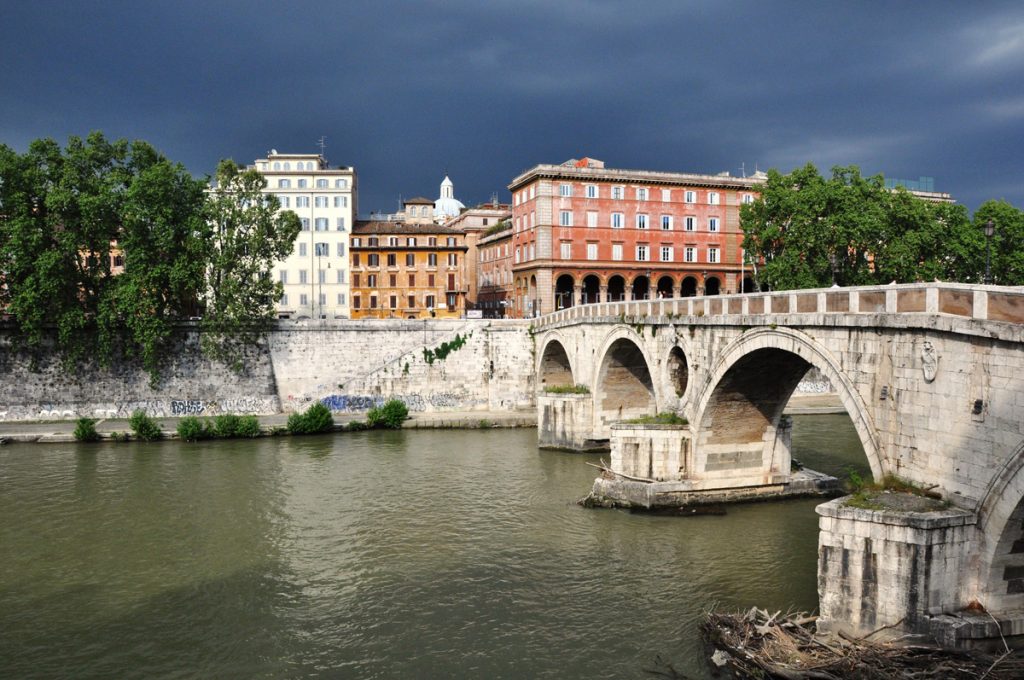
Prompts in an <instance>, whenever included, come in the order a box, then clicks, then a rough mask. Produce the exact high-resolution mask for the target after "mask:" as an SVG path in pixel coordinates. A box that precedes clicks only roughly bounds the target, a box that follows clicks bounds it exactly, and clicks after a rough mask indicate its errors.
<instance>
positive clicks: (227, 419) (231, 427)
mask: <svg viewBox="0 0 1024 680" xmlns="http://www.w3.org/2000/svg"><path fill="white" fill-rule="evenodd" d="M239 420H240V419H239V417H238V416H236V415H235V414H233V413H224V414H222V415H219V416H217V417H216V418H214V419H213V429H214V432H216V433H217V436H218V437H220V438H221V439H230V438H231V437H235V436H237V435H238V421H239Z"/></svg>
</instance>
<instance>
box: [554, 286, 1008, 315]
mask: <svg viewBox="0 0 1024 680" xmlns="http://www.w3.org/2000/svg"><path fill="white" fill-rule="evenodd" d="M881 313H888V314H944V315H949V316H960V317H965V318H970V319H977V320H982V321H1003V322H1008V323H1015V324H1022V323H1024V287H1012V288H1011V287H1003V286H981V285H971V284H955V283H930V284H919V283H910V284H900V285H888V286H860V287H854V288H824V289H808V290H790V291H779V292H768V293H745V294H737V295H707V296H701V297H688V298H668V299H659V300H645V301H636V300H633V301H621V302H594V303H588V304H584V305H576V306H573V307H569V308H568V309H562V310H559V311H557V312H553V313H551V314H546V315H544V316H542V317H540V319H539V321H538V323H539V325H547V324H558V323H563V322H566V321H576V320H580V319H590V318H597V317H609V316H619V315H626V316H631V317H643V316H667V315H669V314H671V315H674V316H720V315H768V314H881Z"/></svg>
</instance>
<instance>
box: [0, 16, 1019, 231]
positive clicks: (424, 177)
mask: <svg viewBox="0 0 1024 680" xmlns="http://www.w3.org/2000/svg"><path fill="white" fill-rule="evenodd" d="M4 28H5V31H4V33H5V39H4V41H3V42H2V43H0V59H2V64H3V66H4V68H3V69H2V71H0V93H2V97H0V142H4V143H6V144H9V145H11V146H13V147H15V148H19V149H23V148H25V146H26V145H27V144H28V142H29V140H31V139H34V138H36V137H44V136H52V137H55V138H58V139H64V138H66V137H67V135H69V134H85V133H87V132H88V131H89V130H91V129H101V130H103V131H104V132H106V133H107V134H108V135H109V136H114V137H117V136H126V137H133V138H135V137H137V138H143V139H147V140H149V141H151V142H153V143H154V144H156V145H157V146H158V147H160V148H161V149H162V150H163V151H164V152H165V153H166V154H167V155H169V156H170V157H172V158H174V159H176V160H180V161H181V162H183V163H184V164H185V165H186V166H187V167H188V168H189V169H190V170H192V171H193V172H194V173H196V174H204V173H209V172H212V170H213V168H214V167H215V166H216V163H217V160H218V159H219V158H221V157H233V158H235V159H236V160H238V161H240V162H252V161H253V160H254V159H255V158H256V157H257V156H261V155H262V154H264V153H265V152H266V151H267V150H268V149H270V148H276V149H278V150H280V151H299V152H312V151H315V150H316V147H315V143H316V140H317V139H318V138H319V137H320V136H321V135H324V136H326V137H327V144H328V156H329V158H330V160H331V161H332V162H334V163H343V164H351V165H354V166H355V167H356V169H357V171H358V172H359V176H360V209H361V211H363V212H366V211H369V210H373V209H382V210H391V209H393V208H395V206H396V200H397V198H398V196H399V194H403V195H405V196H411V195H419V194H425V195H428V196H434V195H436V192H437V185H438V183H439V182H440V180H441V177H442V176H443V173H444V172H445V170H446V169H447V171H448V172H449V173H450V174H451V176H452V179H453V180H454V181H455V184H456V193H457V195H458V196H459V197H460V198H461V199H462V200H463V201H464V202H466V203H472V202H477V201H483V200H487V199H489V198H490V196H491V194H492V192H495V191H497V192H499V195H500V196H501V197H503V198H505V197H507V192H506V191H505V189H504V187H505V185H506V184H507V183H508V181H509V180H510V179H511V178H512V177H513V176H514V175H516V174H517V173H519V172H520V171H521V170H523V169H525V168H527V167H529V166H531V165H534V164H535V163H542V162H552V163H553V162H561V161H563V160H565V159H566V158H569V157H574V156H580V155H591V156H594V157H597V158H602V159H604V160H605V161H606V162H608V164H609V165H611V166H614V167H626V168H650V169H663V170H679V171H687V172H721V171H726V170H727V171H730V172H733V173H739V172H740V168H741V164H742V165H745V167H746V169H747V170H748V171H751V170H753V168H754V167H755V164H756V166H757V167H759V168H762V169H764V168H767V167H778V168H779V169H781V170H784V171H788V170H790V169H792V168H793V167H795V166H798V165H802V164H804V163H806V162H813V163H815V164H816V165H818V167H819V168H821V169H822V170H823V171H826V170H827V169H828V168H830V167H831V166H833V165H840V164H842V165H847V164H856V165H859V166H861V168H862V170H863V171H864V172H866V173H875V172H884V173H885V174H886V175H887V176H893V177H904V178H916V177H918V176H919V175H930V176H934V177H935V178H936V187H937V188H938V189H940V190H944V191H949V192H951V193H953V194H954V195H955V196H956V197H957V198H958V199H959V200H960V201H961V202H963V203H966V204H967V205H968V206H970V207H972V208H973V207H975V206H976V205H977V204H978V203H980V202H981V201H983V200H985V199H988V198H1006V199H1008V200H1010V201H1012V202H1014V203H1015V204H1017V205H1024V166H1022V164H1021V162H1020V158H1021V156H1022V154H1021V152H1022V150H1024V88H1022V87H1021V85H1022V84H1024V6H1021V5H1020V3H1003V4H993V3H984V4H983V3H971V4H963V3H959V4H952V3H949V4H945V3H944V4H942V5H940V4H938V3H918V4H910V3H868V2H860V3H805V4H796V3H764V2H750V3H747V2H732V3H730V2H714V3H711V2H708V3H703V2H701V3H697V2H639V3H635V2H634V3H612V2H596V1H587V2H584V1H581V0H576V1H566V2H550V1H544V2H517V3H510V4H497V3H481V2H463V1H452V2H417V3H386V2H367V3H363V2H323V3H313V2H299V3H273V4H263V3H249V2H246V3H228V2H216V3H208V2H205V3H192V2H177V3H164V4H158V3H155V2H153V3H149V2H147V3H138V2H133V3H114V2H103V3H94V4H86V3H71V2H61V3H52V4H49V3H40V2H35V3H19V4H11V3H8V6H7V7H6V8H5V11H4Z"/></svg>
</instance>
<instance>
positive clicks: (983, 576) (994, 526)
mask: <svg viewBox="0 0 1024 680" xmlns="http://www.w3.org/2000/svg"><path fill="white" fill-rule="evenodd" d="M977 526H978V532H979V534H980V536H979V539H980V540H979V547H980V555H979V558H978V572H977V577H978V583H977V586H976V593H977V595H978V596H980V597H978V598H977V599H980V600H981V604H982V605H984V606H985V608H986V609H988V610H989V611H996V612H1000V611H1007V610H1018V609H1024V577H1022V574H1024V442H1022V443H1021V444H1019V445H1018V446H1017V449H1016V451H1015V452H1014V453H1013V455H1012V456H1010V457H1009V459H1008V460H1007V462H1006V464H1005V465H1004V466H1003V467H1002V469H1000V470H999V473H998V474H996V475H995V476H994V477H993V478H992V481H991V482H990V483H989V486H988V490H987V491H986V492H985V497H984V498H982V499H981V502H980V503H979V504H978V525H977ZM971 595H972V594H968V596H969V597H970V596H971Z"/></svg>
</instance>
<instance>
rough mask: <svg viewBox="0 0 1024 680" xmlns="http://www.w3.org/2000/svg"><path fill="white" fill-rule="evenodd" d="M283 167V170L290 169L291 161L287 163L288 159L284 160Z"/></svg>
mask: <svg viewBox="0 0 1024 680" xmlns="http://www.w3.org/2000/svg"><path fill="white" fill-rule="evenodd" d="M284 169H285V170H291V169H292V164H291V163H289V162H288V161H285V163H284Z"/></svg>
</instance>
